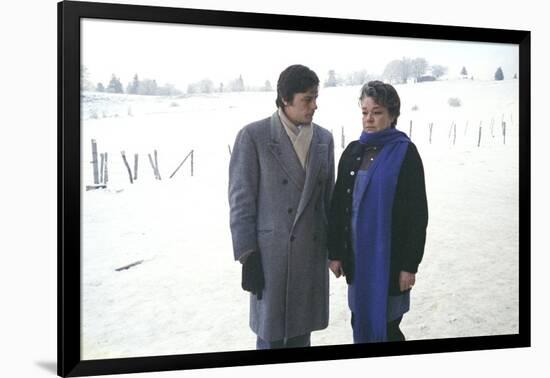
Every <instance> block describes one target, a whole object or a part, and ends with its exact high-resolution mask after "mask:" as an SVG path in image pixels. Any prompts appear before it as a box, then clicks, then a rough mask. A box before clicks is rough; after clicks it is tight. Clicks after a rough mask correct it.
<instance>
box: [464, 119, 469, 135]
mask: <svg viewBox="0 0 550 378" xmlns="http://www.w3.org/2000/svg"><path fill="white" fill-rule="evenodd" d="M468 122H469V121H466V126H465V127H464V136H466V134H468Z"/></svg>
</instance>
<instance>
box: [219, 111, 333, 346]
mask: <svg viewBox="0 0 550 378" xmlns="http://www.w3.org/2000/svg"><path fill="white" fill-rule="evenodd" d="M312 127H313V130H312V131H313V136H312V140H311V146H310V150H309V158H308V159H309V160H308V165H307V169H306V170H305V171H304V169H303V168H302V166H301V165H300V161H299V159H298V157H297V155H296V152H295V151H294V148H293V146H292V143H291V141H290V138H289V137H288V135H287V134H286V131H285V130H284V128H283V126H282V124H281V121H280V119H279V116H278V115H277V112H275V113H274V114H273V115H272V116H271V117H270V118H266V119H264V120H261V121H257V122H254V123H252V124H249V125H247V126H245V127H244V128H243V129H241V130H240V132H239V133H238V135H237V137H236V140H235V145H234V148H233V152H232V154H231V161H230V165H229V205H230V225H231V234H232V238H233V251H234V257H235V259H239V258H240V257H241V256H242V254H243V253H246V252H249V251H252V250H254V251H259V252H260V254H261V259H262V267H263V271H264V275H265V289H264V291H263V293H262V294H263V298H262V299H261V300H258V299H257V297H256V296H255V295H251V298H250V327H251V328H252V330H253V331H254V332H255V333H256V334H257V335H258V336H259V337H261V338H262V339H264V340H266V341H275V340H282V339H285V338H291V337H295V336H299V335H303V334H306V333H308V332H311V331H315V330H319V329H323V328H326V327H327V326H328V316H329V314H328V313H329V303H328V297H329V274H328V252H327V246H326V244H327V243H326V239H327V219H328V211H329V203H330V197H331V194H332V189H333V186H334V142H333V138H332V134H331V133H330V132H329V131H327V130H326V129H323V128H322V127H320V126H318V125H316V124H313V125H312Z"/></svg>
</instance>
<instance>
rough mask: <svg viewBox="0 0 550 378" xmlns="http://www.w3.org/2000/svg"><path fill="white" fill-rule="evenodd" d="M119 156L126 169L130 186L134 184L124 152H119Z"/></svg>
mask: <svg viewBox="0 0 550 378" xmlns="http://www.w3.org/2000/svg"><path fill="white" fill-rule="evenodd" d="M120 154H121V155H122V160H124V165H125V166H126V169H127V170H128V176H129V177H130V184H133V183H134V180H132V170H131V169H130V166H129V165H128V160H126V154H125V153H124V151H120Z"/></svg>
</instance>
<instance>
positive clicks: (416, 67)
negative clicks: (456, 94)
mask: <svg viewBox="0 0 550 378" xmlns="http://www.w3.org/2000/svg"><path fill="white" fill-rule="evenodd" d="M447 72H448V68H447V67H445V66H442V65H439V64H434V65H430V64H428V61H427V60H426V59H424V58H421V57H419V58H415V59H412V58H409V57H403V58H402V59H396V60H392V61H391V62H389V63H388V64H387V65H386V66H385V68H384V71H383V73H382V74H381V75H373V74H370V73H369V72H367V70H365V69H363V70H359V71H354V72H351V73H347V74H343V75H342V74H339V73H337V72H336V71H335V70H334V69H331V70H329V71H328V75H327V78H326V80H325V82H324V86H325V87H336V86H343V85H361V84H364V83H366V82H368V81H370V80H376V79H381V80H384V81H387V82H390V83H393V84H401V83H407V82H409V81H410V80H412V81H414V82H421V81H434V80H438V79H439V78H441V77H442V76H444V75H445V74H446V73H447ZM460 75H461V76H462V77H463V78H467V76H468V70H467V69H466V67H462V70H461V71H460ZM471 79H472V80H473V76H472V77H471ZM494 79H495V80H504V73H503V71H502V68H501V67H498V69H497V70H496V72H495V75H494ZM514 79H517V74H515V75H514ZM80 87H81V90H87V91H96V92H106V93H127V94H136V95H145V96H174V95H181V94H183V92H182V91H180V90H179V89H177V88H176V87H175V86H174V85H172V84H165V85H164V86H159V85H158V84H157V82H156V80H154V79H140V78H139V77H138V75H137V74H135V75H134V78H133V80H132V81H131V82H130V83H128V84H127V86H126V90H124V88H123V85H122V83H121V81H120V78H118V77H117V76H116V75H115V74H113V75H112V76H111V80H110V81H109V83H108V84H107V86H104V85H103V83H97V85H95V86H94V85H93V84H92V83H91V82H90V80H89V72H88V69H87V68H86V67H85V66H81V67H80ZM273 90H274V89H273V86H272V85H271V82H270V81H269V80H266V81H265V83H264V84H263V85H261V86H248V85H245V81H244V79H243V76H242V75H239V76H238V77H236V78H235V79H233V80H230V81H229V82H227V83H218V84H215V83H214V82H213V81H212V80H211V79H209V78H204V79H201V80H199V81H196V82H192V83H190V84H189V85H188V86H187V92H186V93H187V94H199V93H223V92H245V91H266V92H269V91H273Z"/></svg>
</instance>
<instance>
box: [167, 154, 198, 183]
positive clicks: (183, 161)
mask: <svg viewBox="0 0 550 378" xmlns="http://www.w3.org/2000/svg"><path fill="white" fill-rule="evenodd" d="M192 154H193V150H191V152H189V153H188V154H187V156H185V158H184V159H183V160H182V162H181V163H180V164H179V165H178V167H177V168H176V169H175V170H174V172H172V174H171V175H170V178H172V177H174V175H175V174H176V172H177V171H178V170H179V169H180V168H181V166H182V165H183V163H185V161H186V160H187V158H188V157H189V156H191V159H193V157H192V156H193V155H192ZM191 175H193V168H191Z"/></svg>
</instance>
